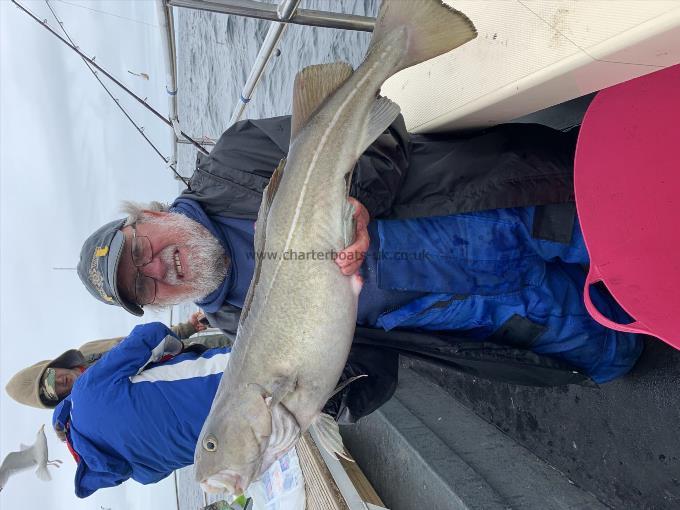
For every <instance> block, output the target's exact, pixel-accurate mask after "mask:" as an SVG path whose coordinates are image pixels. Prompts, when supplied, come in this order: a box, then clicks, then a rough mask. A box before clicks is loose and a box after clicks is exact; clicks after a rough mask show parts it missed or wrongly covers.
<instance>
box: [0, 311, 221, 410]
mask: <svg viewBox="0 0 680 510" xmlns="http://www.w3.org/2000/svg"><path fill="white" fill-rule="evenodd" d="M202 318H203V314H202V313H201V312H195V313H193V314H192V315H191V317H189V320H188V321H187V322H184V323H181V324H178V325H176V326H173V327H172V331H173V332H174V333H175V334H176V335H177V337H178V338H179V339H181V340H186V339H188V338H189V337H190V336H191V335H193V334H194V333H197V332H199V331H203V330H205V329H206V326H205V325H204V324H203V323H202V322H201V319H202ZM123 338H124V337H117V338H109V339H104V340H93V341H91V342H87V343H85V344H83V345H81V346H80V347H79V348H78V349H69V350H68V351H66V352H64V353H62V354H60V355H59V356H57V357H56V358H55V359H52V360H43V361H39V362H38V363H35V364H33V365H31V366H30V367H26V368H24V369H23V370H20V371H19V372H17V373H16V374H15V375H14V376H13V377H12V378H11V379H10V380H9V382H8V383H7V386H6V387H5V390H6V391H7V394H8V395H9V396H10V397H12V398H13V399H14V400H16V401H17V402H19V403H20V404H23V405H27V406H31V407H36V408H38V409H53V408H54V407H56V405H57V404H58V403H59V402H61V401H62V400H63V399H64V398H65V397H67V396H68V395H69V394H70V393H71V388H72V387H73V384H74V383H75V381H76V380H77V379H78V378H79V377H80V376H81V375H82V374H83V373H84V372H85V371H86V370H87V369H88V368H89V367H91V366H92V365H94V364H95V363H97V361H99V359H100V358H101V357H102V356H103V355H104V354H106V353H107V352H109V351H110V350H111V349H112V348H114V347H115V346H116V345H118V344H119V343H120V342H121V341H122V340H123ZM215 338H216V337H211V339H212V344H213V345H212V346H216V345H215ZM222 338H223V342H225V343H226V342H228V339H227V338H226V337H224V336H222ZM196 340H197V341H199V342H200V338H197V339H196ZM189 345H190V344H189ZM189 345H187V346H186V347H183V348H189ZM190 348H192V349H196V348H197V347H190Z"/></svg>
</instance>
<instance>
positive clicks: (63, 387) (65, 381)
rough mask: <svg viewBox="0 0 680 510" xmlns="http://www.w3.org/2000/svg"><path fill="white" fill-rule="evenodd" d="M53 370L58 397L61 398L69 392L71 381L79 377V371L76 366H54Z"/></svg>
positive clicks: (71, 386) (71, 385)
mask: <svg viewBox="0 0 680 510" xmlns="http://www.w3.org/2000/svg"><path fill="white" fill-rule="evenodd" d="M54 372H55V378H54V382H55V389H56V390H57V395H59V398H63V397H65V396H66V395H68V394H69V393H71V389H72V388H73V383H74V382H76V379H78V377H80V374H81V372H80V370H78V369H76V368H55V369H54Z"/></svg>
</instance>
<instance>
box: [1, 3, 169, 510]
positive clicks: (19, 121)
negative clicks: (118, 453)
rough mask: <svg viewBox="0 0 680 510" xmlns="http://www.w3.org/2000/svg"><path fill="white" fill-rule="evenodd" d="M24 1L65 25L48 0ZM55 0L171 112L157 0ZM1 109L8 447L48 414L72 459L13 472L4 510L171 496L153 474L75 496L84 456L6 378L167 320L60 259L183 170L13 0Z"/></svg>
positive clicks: (59, 451)
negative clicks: (125, 205) (123, 303)
mask: <svg viewBox="0 0 680 510" xmlns="http://www.w3.org/2000/svg"><path fill="white" fill-rule="evenodd" d="M22 3H23V4H24V5H26V6H27V7H28V8H29V9H30V10H32V11H33V12H34V13H35V14H36V15H37V16H38V17H39V18H40V19H47V20H48V22H49V24H50V25H51V26H53V27H56V26H57V25H56V23H55V22H54V19H53V18H52V15H51V13H50V11H49V9H48V8H47V6H46V4H45V2H42V1H41V2H38V1H25V0H24V1H22ZM50 3H51V5H52V6H53V8H54V9H55V11H56V12H57V14H58V15H59V16H60V17H61V18H62V21H63V22H64V26H65V28H66V29H67V30H68V31H69V32H70V34H71V36H72V37H73V38H74V39H75V41H76V43H77V44H78V45H79V46H80V48H81V49H82V50H83V51H84V52H85V53H86V54H89V55H91V56H96V61H97V63H99V64H100V65H102V66H104V67H105V68H106V69H107V70H108V71H109V72H110V73H112V74H113V75H114V76H116V77H118V78H119V79H121V81H123V82H124V83H126V84H128V85H129V86H130V87H131V88H133V89H134V90H135V91H136V92H137V93H138V94H139V95H141V96H142V97H148V102H149V103H150V104H152V105H155V106H157V107H158V108H159V109H160V110H161V111H162V112H163V113H167V96H166V93H165V85H164V77H165V71H164V69H163V58H162V53H161V43H160V36H159V33H158V29H157V28H156V25H157V19H156V11H155V6H154V3H153V1H152V0H139V1H124V0H115V1H87V2H83V1H78V0H68V1H66V0H50ZM128 71H133V72H137V73H139V72H144V73H146V74H148V75H149V76H150V80H149V81H146V80H144V79H142V78H139V77H136V76H133V75H131V74H130V73H128ZM113 87H114V88H115V86H113ZM115 94H116V95H117V96H118V97H120V98H121V101H122V103H123V104H124V105H129V106H130V112H131V114H132V116H133V117H134V118H135V119H136V120H138V121H139V122H141V123H142V125H144V126H145V130H146V133H147V135H149V136H150V138H152V139H153V140H154V141H156V142H157V144H158V145H159V146H160V147H161V148H162V152H163V153H164V154H166V155H169V153H170V133H169V129H168V128H166V127H165V125H163V124H161V122H160V121H158V120H156V119H155V118H152V117H151V116H150V115H149V114H147V113H145V112H143V110H142V108H141V107H140V106H139V105H135V104H134V103H133V102H132V101H130V100H128V99H127V98H126V97H125V95H124V93H123V92H121V91H118V90H116V91H115ZM0 121H1V125H0V192H1V196H0V204H1V205H0V236H1V237H0V266H1V271H0V284H1V289H0V385H2V388H3V390H2V391H1V393H2V395H1V396H0V455H1V456H2V457H3V458H4V455H6V454H7V453H8V452H10V451H12V450H15V449H18V446H19V443H20V442H23V443H31V442H32V441H33V438H34V436H35V432H36V431H37V430H38V428H39V426H40V425H41V424H43V423H45V424H47V427H46V431H47V436H48V443H49V447H50V457H52V458H54V457H56V458H60V459H62V460H64V465H63V467H62V468H61V469H60V470H54V469H53V470H52V475H53V481H52V482H49V483H44V482H41V481H39V480H38V479H37V478H36V477H35V476H34V475H33V474H32V473H30V472H26V473H22V474H20V475H17V476H16V477H15V478H13V479H11V480H10V481H9V483H8V485H7V487H6V488H5V490H4V491H2V492H0V508H2V509H3V510H4V509H8V510H9V509H15V508H50V509H78V508H88V509H96V510H99V509H100V507H101V506H103V507H105V508H108V507H110V508H111V509H112V510H118V509H131V510H133V509H140V510H141V509H145V510H149V509H154V508H158V509H161V508H162V509H164V510H167V509H169V508H170V509H171V508H174V501H175V498H174V485H172V483H169V482H171V478H170V479H166V482H165V483H161V484H157V485H156V486H141V485H139V484H137V483H135V482H127V483H125V484H124V485H123V486H121V487H118V488H115V489H105V490H101V491H98V492H97V493H95V494H94V495H93V496H91V497H90V498H87V499H85V500H78V499H77V498H76V497H75V495H74V492H73V475H74V473H75V462H74V461H73V459H72V458H71V457H70V455H69V453H68V451H67V450H66V448H65V446H64V445H62V444H61V443H59V441H58V440H57V438H56V436H55V435H54V433H53V432H52V430H51V427H50V425H49V424H50V422H51V412H49V411H39V410H35V409H32V408H28V407H25V406H21V405H19V404H17V403H16V402H14V401H13V400H11V399H10V398H9V397H8V396H7V395H6V393H5V392H4V386H5V385H6V384H7V381H8V380H9V378H10V377H11V376H12V375H13V374H14V373H15V372H17V371H18V370H20V369H22V368H24V367H26V366H28V365H30V364H33V363H35V362H36V361H39V360H42V359H48V358H49V359H51V358H54V357H56V356H57V355H59V354H60V353H62V352H63V351H65V350H67V349H69V348H77V347H78V346H80V345H81V344H83V343H85V342H87V341H89V340H94V339H99V338H107V337H113V336H122V335H125V334H127V333H128V332H129V331H130V329H132V327H133V326H134V325H135V324H137V323H139V322H144V321H148V320H153V319H155V318H158V316H156V317H151V318H149V316H148V313H147V316H145V317H144V318H143V320H141V321H140V320H138V319H137V318H135V317H133V316H131V315H128V314H126V313H125V312H123V311H122V310H121V309H119V308H117V307H112V306H106V305H103V304H101V303H99V302H98V301H95V300H94V299H93V298H92V297H90V295H89V294H88V293H87V291H86V290H85V289H84V287H83V286H82V285H81V283H80V281H79V280H78V277H77V275H76V274H75V272H74V271H70V270H55V269H53V268H54V267H75V265H76V264H77V261H78V257H79V252H80V246H81V244H82V242H83V240H84V238H85V237H87V236H88V235H89V234H90V233H91V232H92V231H94V229H96V228H97V227H99V226H100V225H101V224H103V223H104V222H107V221H110V220H112V219H115V218H117V217H121V214H120V212H119V208H120V201H121V200H123V199H132V200H137V201H148V200H151V199H160V200H165V201H170V200H172V198H174V196H175V195H176V194H177V191H178V189H179V188H178V184H177V181H175V180H174V179H172V178H171V174H170V171H169V170H167V169H166V168H165V165H164V163H163V162H162V161H161V160H160V158H158V156H157V155H156V154H155V153H154V152H153V151H152V150H151V149H150V148H149V147H148V145H146V142H144V140H143V139H142V138H141V136H139V134H138V133H137V132H136V131H135V130H134V129H133V128H132V126H131V125H130V124H129V123H128V121H127V120H126V119H125V118H124V117H123V116H122V114H121V113H120V112H119V111H118V109H117V108H116V106H115V105H114V104H113V103H112V101H111V100H110V98H109V97H108V96H107V95H106V93H105V91H104V90H103V89H102V88H101V86H100V85H99V84H98V83H97V82H96V80H95V79H94V78H93V77H92V75H91V74H90V73H89V71H88V70H87V69H86V68H85V65H84V64H83V62H82V61H81V60H80V59H79V58H78V57H77V55H75V54H74V53H73V52H71V51H70V50H68V49H67V48H65V47H64V46H62V45H61V43H59V42H58V41H57V39H56V38H54V37H53V36H52V35H50V34H49V33H48V32H47V31H46V30H44V29H43V28H41V27H40V26H39V25H38V24H37V23H35V22H34V21H32V20H31V19H30V18H29V17H28V16H27V15H25V14H24V13H22V12H21V11H19V9H17V8H16V7H15V6H14V5H13V4H11V3H10V2H9V0H2V1H0ZM163 318H165V317H163ZM29 502H30V503H29Z"/></svg>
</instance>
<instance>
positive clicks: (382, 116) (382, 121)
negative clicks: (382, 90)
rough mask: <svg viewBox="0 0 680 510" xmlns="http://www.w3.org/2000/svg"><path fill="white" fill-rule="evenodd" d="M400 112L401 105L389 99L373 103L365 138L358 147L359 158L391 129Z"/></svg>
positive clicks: (381, 98)
mask: <svg viewBox="0 0 680 510" xmlns="http://www.w3.org/2000/svg"><path fill="white" fill-rule="evenodd" d="M400 112H401V108H399V105H398V104H397V103H395V102H394V101H392V100H390V99H389V98H387V97H379V98H378V99H376V100H375V101H374V102H373V105H372V106H371V111H370V112H369V114H368V120H367V121H366V129H365V131H364V136H363V138H362V139H361V144H360V145H359V146H358V147H357V149H359V152H358V155H359V156H360V155H361V154H363V153H364V152H366V149H368V148H369V147H370V146H371V144H373V142H375V141H376V140H377V139H378V137H379V136H380V135H382V134H383V133H384V132H385V130H386V129H387V128H388V127H390V124H392V123H393V122H394V119H396V118H397V117H398V116H399V113H400Z"/></svg>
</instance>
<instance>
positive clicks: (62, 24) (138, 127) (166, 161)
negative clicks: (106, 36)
mask: <svg viewBox="0 0 680 510" xmlns="http://www.w3.org/2000/svg"><path fill="white" fill-rule="evenodd" d="M45 4H46V5H47V8H48V9H49V10H50V12H51V13H52V16H54V19H55V20H57V23H58V24H59V27H60V28H61V31H62V32H64V35H66V38H67V39H68V40H69V42H70V43H71V44H72V45H73V46H76V43H75V42H74V41H73V39H72V38H71V36H70V35H69V33H68V32H67V31H66V29H65V28H64V22H63V21H61V20H60V19H59V16H57V13H56V12H54V9H53V8H52V6H51V5H50V2H49V0H45ZM82 60H83V63H84V64H85V66H87V68H88V69H89V70H90V72H91V73H92V76H94V77H95V78H96V79H97V81H98V82H99V84H100V85H101V86H102V87H104V90H105V91H106V93H107V94H108V95H109V97H110V98H111V99H112V100H113V102H114V103H115V104H116V106H117V107H118V108H119V109H120V111H121V112H123V115H125V117H126V118H127V119H128V120H129V121H130V122H131V123H132V125H133V126H134V127H135V129H136V130H137V131H138V132H139V134H140V135H142V137H143V138H144V140H146V142H147V143H148V144H149V145H150V146H151V148H152V149H153V150H154V151H155V152H156V154H158V156H160V158H161V159H162V160H163V161H164V162H165V163H166V164H167V165H168V166H169V168H170V169H171V170H172V172H173V173H174V174H175V175H176V176H177V178H178V179H180V180H181V181H182V182H184V184H185V185H186V186H187V187H188V186H189V181H188V180H187V179H186V178H185V177H183V176H182V175H180V173H179V172H178V171H177V169H176V168H175V166H174V165H172V164H170V159H169V158H166V157H165V156H163V154H161V151H160V150H158V148H157V147H156V146H155V145H154V144H153V142H152V141H151V140H150V139H149V137H148V136H146V133H144V129H143V128H142V127H140V126H139V125H138V124H137V123H136V122H135V121H134V120H133V119H132V117H130V115H129V114H128V112H127V111H125V108H123V107H122V106H121V104H120V101H119V100H118V99H116V98H115V97H114V96H113V94H112V93H111V91H110V90H109V89H108V87H107V86H106V85H105V84H104V82H103V81H102V79H101V78H100V77H99V76H98V75H97V72H96V71H95V70H94V69H92V68H91V67H90V65H89V64H88V62H87V60H85V59H84V58H83V59H82Z"/></svg>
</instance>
